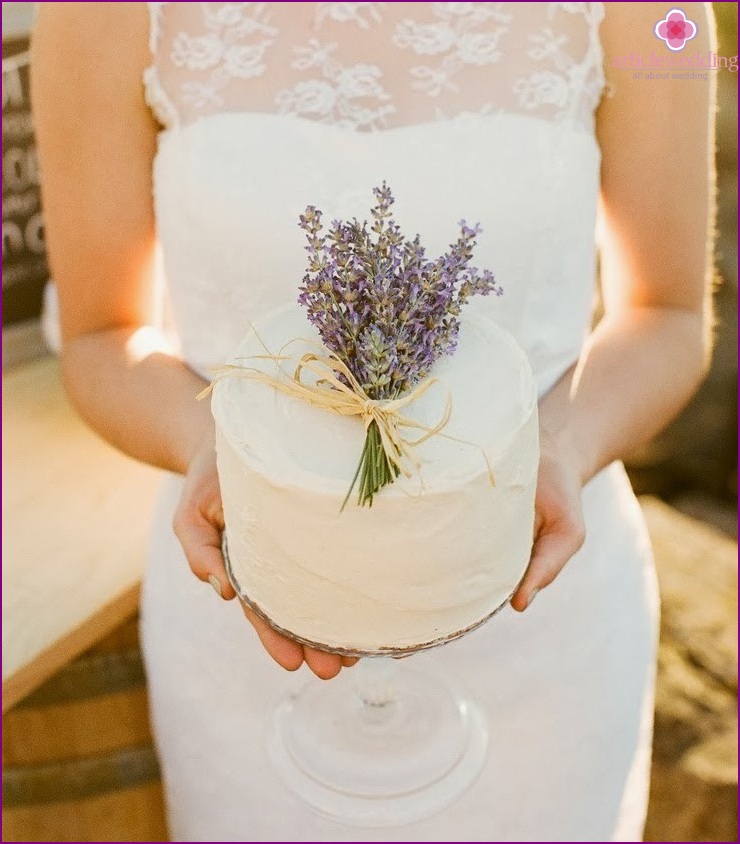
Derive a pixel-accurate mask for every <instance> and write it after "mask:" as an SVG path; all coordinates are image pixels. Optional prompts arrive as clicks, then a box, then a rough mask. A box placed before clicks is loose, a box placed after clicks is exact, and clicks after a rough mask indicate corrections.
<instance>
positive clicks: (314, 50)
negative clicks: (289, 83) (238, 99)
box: [276, 3, 395, 129]
mask: <svg viewBox="0 0 740 844" xmlns="http://www.w3.org/2000/svg"><path fill="white" fill-rule="evenodd" d="M347 5H359V4H356V3H352V4H347ZM336 47H337V45H336V44H328V45H323V46H322V45H321V44H320V43H319V42H318V41H317V40H316V39H315V38H312V39H311V40H310V41H309V43H308V46H307V47H296V48H295V59H294V60H293V62H292V63H291V67H293V68H295V69H296V70H299V71H316V70H318V71H319V72H320V73H321V79H308V80H305V81H301V82H297V83H296V84H295V85H294V86H293V87H292V88H286V89H283V90H282V91H280V92H279V93H278V95H277V97H276V102H277V105H278V107H279V108H280V111H281V113H283V114H297V115H299V116H301V117H309V118H314V119H317V120H320V121H321V122H324V123H336V124H338V125H340V126H350V127H354V128H358V129H367V128H373V129H374V128H379V127H382V126H384V125H385V120H386V118H387V117H388V115H390V114H393V112H394V111H395V107H394V106H393V105H392V103H390V99H391V96H390V94H389V93H388V92H387V91H386V90H385V89H384V88H383V86H382V84H381V81H380V80H381V78H382V75H383V74H382V72H381V70H380V68H379V67H377V65H370V64H355V65H351V66H350V67H342V65H341V64H340V63H339V62H338V61H337V60H336V59H334V58H333V57H332V53H333V52H334V51H335V50H336Z"/></svg>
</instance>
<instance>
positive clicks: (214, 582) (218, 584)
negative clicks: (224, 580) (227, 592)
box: [208, 574, 224, 598]
mask: <svg viewBox="0 0 740 844" xmlns="http://www.w3.org/2000/svg"><path fill="white" fill-rule="evenodd" d="M208 582H209V583H210V584H211V586H213V588H214V590H215V591H216V594H217V595H218V597H219V598H223V596H224V593H223V592H222V591H221V581H220V580H219V579H218V578H217V577H216V575H215V574H209V575H208Z"/></svg>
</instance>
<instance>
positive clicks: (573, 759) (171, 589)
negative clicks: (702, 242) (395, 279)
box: [142, 2, 657, 841]
mask: <svg viewBox="0 0 740 844" xmlns="http://www.w3.org/2000/svg"><path fill="white" fill-rule="evenodd" d="M150 7H151V13H152V14H151V20H152V28H151V47H152V54H153V59H152V66H151V67H150V68H149V69H148V71H147V72H146V76H145V80H144V85H145V92H146V96H147V100H148V102H149V103H150V105H151V106H152V108H153V110H154V112H155V114H156V116H157V117H158V119H159V121H160V122H161V124H162V131H161V133H160V136H159V148H158V152H157V155H156V160H155V162H154V202H155V206H156V217H157V224H158V229H159V239H160V242H161V247H162V253H163V260H164V267H165V270H166V276H167V279H168V289H169V297H170V300H171V310H172V316H173V321H174V325H175V327H176V333H177V336H178V339H179V343H180V348H181V353H182V356H183V358H184V359H185V360H186V361H187V362H188V363H189V364H190V365H191V366H192V367H193V368H194V369H195V370H197V371H198V372H200V373H201V374H203V375H204V376H206V377H207V375H208V372H209V369H210V368H211V367H215V366H218V365H219V364H222V363H224V362H225V361H227V360H228V359H229V356H230V354H231V353H232V351H233V349H234V348H235V346H236V345H237V344H238V342H239V341H240V339H241V338H242V336H243V335H244V333H245V331H246V329H247V324H248V321H252V320H256V319H258V318H259V317H260V316H262V315H263V314H265V313H266V312H267V311H269V310H271V309H272V308H274V307H276V306H278V305H281V304H283V303H284V302H287V301H289V300H293V299H295V297H296V296H297V288H298V284H299V283H300V280H301V278H302V275H303V272H304V265H305V260H306V253H305V251H304V236H303V232H302V231H301V230H300V229H299V228H298V225H297V220H298V215H299V213H301V212H302V211H303V209H304V208H305V206H306V205H307V204H315V205H317V206H318V207H319V208H321V209H322V210H323V211H324V212H325V213H326V215H327V217H326V218H327V219H331V218H332V217H344V216H347V215H350V216H352V215H356V216H358V217H361V218H364V217H366V216H367V215H368V211H369V208H370V205H371V203H372V193H371V189H372V187H373V186H375V185H378V184H380V182H382V181H383V180H384V179H385V180H387V182H388V184H389V185H390V186H391V188H392V190H393V192H394V194H395V197H396V200H397V201H396V205H395V206H394V211H395V212H396V217H397V219H398V221H399V222H400V224H401V225H402V227H403V230H404V231H405V232H406V233H407V234H408V235H413V234H415V233H416V232H419V233H420V234H421V237H422V242H423V243H424V244H425V245H426V246H427V249H428V252H429V253H430V254H432V253H434V254H439V253H441V252H442V251H444V250H445V249H446V248H447V246H448V244H449V243H450V242H451V241H452V240H453V239H454V238H455V237H456V232H457V222H458V220H460V219H461V218H465V219H466V220H468V221H469V222H471V223H472V222H476V221H480V223H481V224H482V226H483V233H482V234H481V235H480V237H479V244H478V246H477V247H476V249H475V258H474V261H473V263H474V264H476V265H477V266H485V267H489V268H491V269H493V270H494V272H495V273H496V276H497V279H498V281H499V282H500V283H501V284H502V286H503V288H504V295H503V296H501V297H488V298H485V299H481V298H478V299H476V300H474V302H473V303H471V305H470V307H472V308H477V309H480V310H481V311H484V310H485V311H487V312H488V313H490V314H492V315H493V317H495V319H496V320H498V321H499V322H500V323H501V324H503V325H504V326H505V327H506V328H508V329H509V330H510V331H511V332H512V333H513V334H514V335H515V336H516V338H517V339H518V340H519V342H520V344H521V345H522V346H523V348H524V349H525V351H526V352H527V354H528V356H529V358H530V361H531V365H532V369H533V371H534V373H535V376H536V379H537V383H538V387H539V391H540V394H543V393H545V392H546V391H547V390H548V389H550V388H551V387H552V386H553V384H554V383H555V382H556V381H557V379H558V378H559V377H560V376H561V375H562V374H563V373H564V372H565V371H566V370H567V369H568V368H569V367H570V366H571V365H572V364H573V363H574V361H576V359H577V358H578V356H579V353H580V349H581V346H582V343H583V340H584V337H585V335H586V333H587V331H588V329H589V323H590V318H591V312H592V307H593V302H594V277H595V245H594V228H595V219H596V206H597V195H598V190H599V163H600V156H599V147H598V145H597V142H596V140H595V137H594V129H593V118H594V109H595V108H596V106H597V104H598V101H599V99H600V97H601V94H602V88H603V77H602V72H601V62H602V55H601V47H600V42H599V23H600V20H601V18H602V16H603V14H604V12H603V6H602V4H598V3H466V2H459V3H297V4H293V3H157V4H150ZM492 365H495V362H492ZM180 486H181V479H180V478H174V477H173V478H172V479H171V480H170V482H169V483H168V484H167V485H166V489H165V490H164V492H163V494H162V496H161V499H160V502H159V507H158V511H157V513H156V516H155V524H154V529H153V536H152V543H151V559H150V564H149V568H148V572H147V576H146V581H145V587H144V596H143V607H142V631H143V644H144V649H145V655H146V664H147V671H148V678H149V688H150V695H151V707H152V716H153V722H154V727H155V732H156V740H157V747H158V750H159V753H160V758H161V763H162V771H163V776H164V781H165V784H166V789H167V799H168V809H169V820H170V826H171V832H172V837H173V839H174V840H177V841H348V840H353V841H355V840H356V841H400V840H403V841H609V840H616V841H637V840H640V837H641V834H642V827H643V823H644V817H645V809H646V803H647V784H648V775H649V765H650V742H651V728H652V703H653V684H654V659H655V648H656V620H657V596H656V588H655V577H654V570H653V564H652V559H651V555H650V549H649V542H648V538H647V535H646V531H645V527H644V524H643V521H642V517H641V514H640V510H639V507H638V505H637V503H636V501H635V498H634V496H633V494H632V492H631V489H630V487H629V484H628V481H627V479H626V477H625V474H624V471H623V469H622V467H621V466H620V465H618V464H615V465H613V466H611V467H609V468H608V469H606V470H605V471H603V472H602V473H601V474H600V475H598V476H597V477H596V478H594V479H593V480H592V481H591V482H590V483H589V484H588V485H587V487H586V488H585V489H584V491H583V506H584V511H585V518H586V525H587V531H588V536H587V539H586V543H585V545H584V547H583V548H582V550H581V551H580V552H579V553H578V554H577V555H576V556H575V557H574V558H573V559H572V560H571V561H570V562H569V563H568V565H567V566H566V568H565V570H564V571H563V573H562V574H561V575H560V576H559V577H558V579H557V580H556V581H555V583H554V584H553V585H552V586H550V587H549V588H547V589H545V590H543V591H542V593H541V594H540V595H539V596H538V597H537V599H536V601H535V602H534V603H533V605H532V606H531V607H530V609H529V610H527V612H525V613H524V614H523V615H519V614H517V613H515V612H514V611H513V610H511V609H510V608H508V607H507V608H505V609H504V610H503V611H502V612H501V613H499V614H498V615H497V616H496V617H495V618H494V619H493V620H492V621H491V622H489V623H488V624H486V625H484V626H483V627H482V628H481V629H479V630H477V631H476V632H474V633H472V634H471V635H469V636H467V637H465V638H463V639H461V640H458V641H456V642H454V643H452V644H449V645H447V646H445V647H442V648H439V649H437V650H435V651H432V652H430V653H428V654H424V655H417V656H414V657H413V658H412V659H414V660H416V659H419V660H424V659H428V660H432V661H435V662H437V663H439V664H441V665H443V666H444V669H445V670H446V671H448V672H449V673H450V674H452V675H454V676H455V677H457V678H458V679H459V680H460V682H461V683H462V684H464V685H465V686H466V687H467V688H468V690H469V691H470V693H471V694H472V695H474V696H475V697H476V698H477V700H478V701H479V702H480V703H481V705H482V706H483V707H484V709H485V711H486V714H487V717H488V720H489V727H490V733H491V742H490V748H489V754H488V760H487V764H486V766H485V768H484V770H483V772H482V774H481V775H480V777H479V778H478V779H477V781H476V782H475V783H474V785H473V786H472V787H471V788H470V789H469V791H468V792H467V793H466V794H464V796H463V797H461V798H460V799H459V800H458V801H457V802H456V803H455V804H454V805H452V806H450V807H449V808H447V809H445V810H444V811H442V812H441V813H439V814H437V815H435V816H433V817H430V818H429V819H428V820H425V821H422V822H417V823H413V824H409V825H406V826H403V827H400V828H397V829H358V828H356V827H347V826H342V825H340V824H338V823H335V822H332V821H330V820H326V819H324V818H323V817H320V816H319V815H317V814H314V813H313V812H312V811H311V810H310V809H308V808H306V807H305V806H304V805H303V804H302V803H300V802H299V801H298V800H297V799H296V798H295V797H294V796H293V795H292V794H291V793H289V792H288V791H287V790H286V789H285V788H284V786H283V785H282V782H281V781H280V779H279V777H278V776H277V774H276V773H275V772H274V771H273V769H272V768H271V766H270V764H269V762H268V757H267V751H266V742H265V727H266V724H267V721H268V718H269V716H270V714H271V713H272V711H273V710H274V707H275V706H276V704H277V702H278V701H279V700H280V699H281V698H282V697H283V696H284V695H286V694H288V693H289V692H290V691H291V690H295V689H297V688H298V687H300V686H301V685H302V684H303V683H306V682H316V683H318V682H321V681H319V680H317V679H315V678H313V677H312V675H310V674H309V672H308V669H306V668H303V669H301V671H299V672H297V673H295V674H290V673H288V672H286V671H283V670H282V669H280V668H279V667H278V666H277V665H276V664H275V663H273V662H272V660H271V659H270V657H269V656H268V655H267V654H266V653H265V652H264V651H263V649H262V647H261V646H260V644H259V642H258V640H257V637H256V636H255V635H254V633H253V631H252V630H251V628H250V627H249V625H248V624H247V622H246V621H245V620H244V618H243V616H242V613H241V611H240V609H239V607H238V606H237V604H236V602H231V603H228V604H225V603H224V602H222V601H220V600H219V599H218V598H217V597H216V595H215V594H214V593H213V591H212V590H211V589H210V587H208V586H207V585H204V584H203V583H201V582H199V581H198V580H196V578H195V577H194V576H193V575H192V574H191V573H190V571H189V569H188V566H187V563H186V561H185V558H184V556H183V553H182V551H181V549H180V548H179V546H178V543H177V541H176V539H175V537H174V535H173V533H172V530H171V519H172V513H173V510H174V508H175V505H176V502H177V498H178V494H179V490H180ZM327 612H331V607H327Z"/></svg>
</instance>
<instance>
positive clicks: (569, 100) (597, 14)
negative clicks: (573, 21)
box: [514, 3, 603, 118]
mask: <svg viewBox="0 0 740 844" xmlns="http://www.w3.org/2000/svg"><path fill="white" fill-rule="evenodd" d="M547 7H548V8H547V17H548V25H545V26H541V27H540V28H539V31H538V32H534V33H532V34H531V35H530V36H529V38H528V41H529V47H528V49H527V56H528V57H529V58H530V59H533V61H534V62H535V63H536V65H537V67H536V69H535V70H533V71H531V73H529V75H527V76H522V77H520V78H519V79H518V80H517V81H516V83H515V84H514V91H515V93H516V94H517V97H518V104H519V106H520V107H521V108H523V109H525V110H526V111H533V110H536V109H539V108H541V107H543V106H548V107H552V108H553V109H554V111H555V117H556V118H561V117H563V116H564V115H565V114H566V113H567V111H568V109H569V108H573V107H574V104H575V103H577V102H578V95H580V98H581V99H582V100H583V101H584V102H585V103H588V104H593V105H594V106H595V105H596V102H597V101H598V96H599V93H600V91H601V88H602V87H603V78H602V77H601V75H594V73H593V69H592V68H591V66H590V65H589V63H585V62H577V61H575V60H574V58H573V56H572V55H571V53H570V52H569V44H568V40H569V39H568V36H567V35H565V34H562V33H558V32H557V31H556V30H555V29H554V23H555V20H554V19H555V18H556V17H557V15H558V12H563V13H565V14H570V15H582V16H583V18H584V20H585V22H586V24H587V26H588V27H589V31H594V32H597V30H598V25H599V23H600V22H601V19H602V17H603V9H602V8H600V7H599V6H598V5H597V4H592V3H548V4H547ZM597 37H598V36H597ZM589 47H590V49H591V50H593V49H594V46H593V42H590V44H589ZM599 56H600V53H599ZM540 65H542V67H540ZM589 75H590V80H589Z"/></svg>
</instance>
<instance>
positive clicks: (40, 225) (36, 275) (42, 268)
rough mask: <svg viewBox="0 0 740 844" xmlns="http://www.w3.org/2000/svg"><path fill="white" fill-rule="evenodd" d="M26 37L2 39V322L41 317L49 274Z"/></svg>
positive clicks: (4, 323) (5, 323)
mask: <svg viewBox="0 0 740 844" xmlns="http://www.w3.org/2000/svg"><path fill="white" fill-rule="evenodd" d="M28 81H29V55H28V39H27V38H23V39H13V40H12V41H3V320H2V322H3V325H7V324H8V323H11V322H18V321H20V320H25V319H32V318H34V317H38V315H39V313H40V311H41V300H42V297H43V290H44V284H45V283H46V280H47V279H48V277H49V271H48V267H47V263H46V249H45V245H44V222H43V217H42V213H41V194H40V190H39V169H38V162H37V157H36V143H35V140H34V133H33V123H32V119H31V106H30V100H29V85H28Z"/></svg>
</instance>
